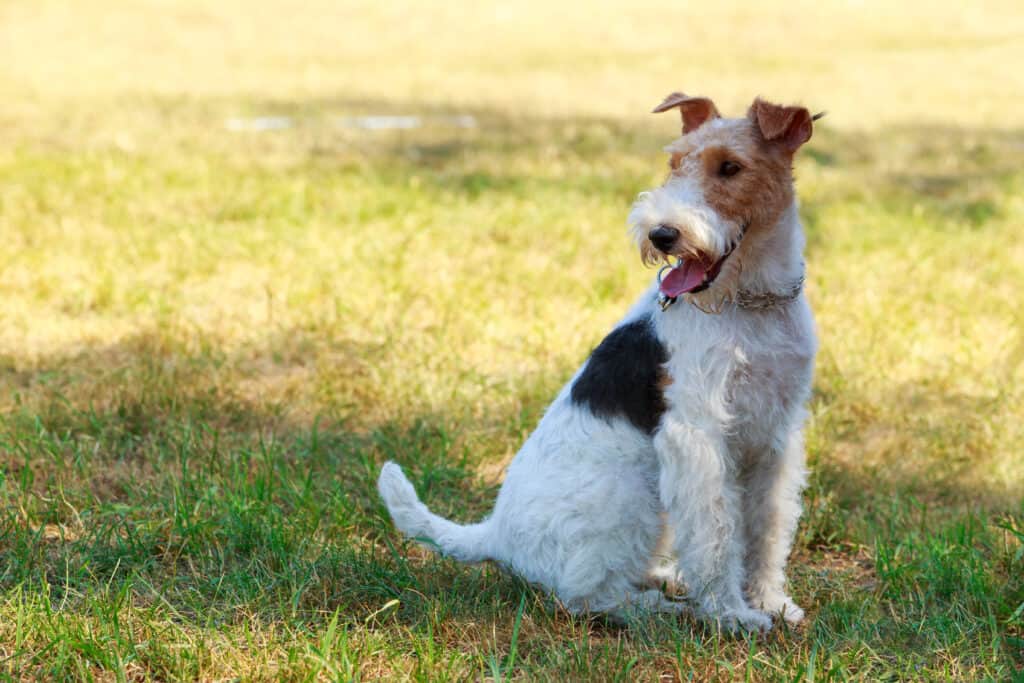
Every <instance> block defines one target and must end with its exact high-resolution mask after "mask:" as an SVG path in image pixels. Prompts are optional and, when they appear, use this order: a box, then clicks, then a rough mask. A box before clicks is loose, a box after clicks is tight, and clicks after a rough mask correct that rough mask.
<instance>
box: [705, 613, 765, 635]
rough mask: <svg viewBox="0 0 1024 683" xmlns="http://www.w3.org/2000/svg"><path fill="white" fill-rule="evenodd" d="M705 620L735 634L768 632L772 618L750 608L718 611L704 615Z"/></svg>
mask: <svg viewBox="0 0 1024 683" xmlns="http://www.w3.org/2000/svg"><path fill="white" fill-rule="evenodd" d="M705 618H706V619H707V620H709V621H712V622H715V623H717V624H718V625H719V627H721V628H722V629H723V630H726V631H731V632H733V633H736V632H738V631H760V632H762V633H763V632H766V631H770V630H771V628H772V618H771V617H770V616H768V615H767V614H766V613H765V612H762V611H761V610H757V609H751V608H750V607H737V608H734V609H726V610H719V611H717V612H715V613H705Z"/></svg>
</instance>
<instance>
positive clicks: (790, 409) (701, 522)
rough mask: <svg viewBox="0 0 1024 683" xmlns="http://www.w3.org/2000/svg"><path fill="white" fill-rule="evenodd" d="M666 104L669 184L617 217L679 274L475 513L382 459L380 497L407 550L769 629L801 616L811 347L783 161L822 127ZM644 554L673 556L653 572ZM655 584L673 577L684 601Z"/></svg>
mask: <svg viewBox="0 0 1024 683" xmlns="http://www.w3.org/2000/svg"><path fill="white" fill-rule="evenodd" d="M675 108H678V109H679V110H680V113H681V114H682V120H683V132H682V136H681V137H679V138H678V139H676V140H675V141H674V142H672V143H671V144H670V145H669V146H668V147H667V148H666V151H667V152H668V154H669V155H670V156H669V166H670V172H669V175H668V177H667V178H666V180H665V182H664V183H663V184H662V185H661V186H660V187H657V188H655V189H653V190H651V191H649V192H643V193H641V194H640V196H639V197H638V199H637V201H636V203H635V204H634V206H633V208H632V211H631V212H630V215H629V222H630V224H631V225H632V231H633V234H634V236H635V238H636V241H637V244H638V245H639V248H640V253H641V256H642V258H643V260H644V262H645V263H648V264H652V263H657V262H660V261H664V262H666V264H668V263H669V259H670V258H671V259H674V264H672V265H665V266H664V267H663V268H662V270H661V271H660V272H659V274H658V278H657V282H655V283H652V285H651V287H650V288H649V289H648V290H647V291H646V292H644V294H643V295H642V296H641V297H640V300H639V301H638V302H637V303H636V304H635V305H634V306H633V308H632V309H631V310H630V311H629V312H628V313H627V314H626V316H625V317H624V318H623V319H622V321H621V322H619V324H618V325H617V326H616V327H615V329H614V330H612V332H611V333H610V334H609V335H608V336H607V337H606V338H605V339H604V340H603V341H602V342H601V343H600V344H599V345H598V346H597V348H595V349H594V351H593V353H592V354H591V356H590V357H589V359H588V360H587V361H586V363H584V365H583V367H582V368H580V369H579V370H578V371H577V372H576V374H575V375H574V376H573V377H572V379H571V380H570V381H569V383H568V384H567V385H566V386H565V387H564V388H563V389H562V391H561V393H559V395H558V397H557V398H556V399H555V401H554V402H553V403H552V404H551V406H550V407H549V408H548V410H547V412H546V413H545V415H544V417H543V419H541V421H540V424H539V425H538V426H537V429H536V430H535V431H534V432H533V434H532V435H530V437H529V438H528V439H527V440H526V443H525V444H524V445H523V447H522V449H521V450H520V451H519V453H518V454H517V455H516V457H515V459H514V460H513V461H512V463H511V464H510V465H509V468H508V471H507V474H506V477H505V481H504V483H503V485H502V487H501V491H500V492H499V494H498V499H497V502H496V504H495V507H494V511H493V513H492V514H491V515H490V517H488V518H487V519H485V520H484V521H482V522H479V523H477V524H466V525H461V524H456V523H453V522H451V521H449V520H446V519H443V518H441V517H439V516H437V515H435V514H433V513H431V512H430V511H429V510H428V509H427V508H426V506H425V505H423V503H421V502H420V500H419V498H418V497H417V495H416V492H415V490H414V489H413V487H412V485H411V484H410V482H409V480H408V479H407V478H406V477H405V475H404V474H403V473H402V470H401V468H400V467H399V466H398V465H396V464H394V463H392V462H389V463H386V464H385V465H384V468H383V470H382V471H381V474H380V479H379V481H378V488H379V490H380V493H381V495H382V496H383V498H384V501H385V503H386V504H387V507H388V510H389V511H390V512H391V516H392V517H393V518H394V521H395V524H396V525H397V527H398V528H399V529H400V530H401V531H402V532H403V533H404V534H406V535H407V536H409V537H412V538H414V539H416V540H419V541H421V542H425V543H427V544H429V546H430V547H433V548H435V549H439V550H440V551H441V552H442V553H444V554H445V555H448V556H451V557H454V558H456V559H458V560H461V561H463V562H479V561H483V560H494V561H497V562H498V563H499V564H500V565H502V566H503V567H505V568H507V569H509V570H511V571H513V572H514V573H516V574H519V575H520V576H522V577H523V578H525V579H526V580H528V581H531V582H534V583H537V584H541V585H543V586H544V587H546V588H547V589H548V590H550V591H551V592H553V593H554V594H555V595H556V596H557V597H558V598H559V599H560V600H561V602H562V603H563V604H564V605H565V606H566V608H567V609H568V610H569V611H571V612H573V613H581V612H606V613H609V614H612V615H615V616H619V617H622V616H625V615H626V614H630V613H634V612H635V611H637V610H640V611H643V610H647V611H659V612H673V613H679V612H689V611H691V609H692V611H693V612H695V613H696V614H697V615H698V616H700V617H702V618H705V619H708V620H710V621H712V622H717V623H718V624H720V625H721V626H723V627H725V628H728V629H739V628H743V629H761V630H764V629H768V628H770V627H771V624H772V619H771V617H772V616H781V617H783V618H784V619H786V620H787V621H788V622H791V623H796V622H799V621H800V620H801V619H802V618H803V616H804V612H803V610H802V609H800V607H798V606H797V605H796V603H795V602H793V600H792V599H791V598H790V597H789V595H788V594H787V593H786V590H785V583H786V578H785V573H784V572H785V565H786V560H787V557H788V555H789V552H790V548H791V546H792V543H793V536H794V534H795V531H796V527H797V521H798V519H799V517H800V512H801V503H800V493H801V490H802V489H803V487H804V483H805V477H806V469H805V458H804V447H803V438H802V425H803V422H804V419H805V416H806V413H805V410H804V403H805V402H806V401H807V399H808V397H809V394H810V388H811V373H812V366H813V363H814V355H815V351H816V347H817V341H816V339H815V333H814V321H813V319H812V316H811V310H810V307H809V306H808V303H807V300H806V298H805V296H804V294H803V291H802V290H803V279H804V261H803V250H804V235H803V229H802V227H801V224H800V219H799V216H798V213H797V203H796V198H795V195H794V191H793V175H792V163H793V155H794V154H795V152H796V151H797V149H798V148H799V147H800V146H801V145H802V144H804V143H805V142H807V140H809V139H810V137H811V131H812V121H813V120H814V119H816V118H817V116H815V117H812V116H811V115H810V114H809V113H808V111H807V109H805V108H803V107H787V106H780V105H776V104H771V103H769V102H766V101H764V100H761V99H756V100H755V101H754V103H753V104H752V105H751V107H750V109H749V111H748V112H747V115H746V116H745V117H744V118H737V119H726V118H721V117H720V115H719V113H718V110H717V109H716V108H715V105H714V103H712V101H711V100H709V99H707V98H704V97H687V96H686V95H683V94H681V93H673V94H672V95H669V96H668V97H667V98H666V99H665V101H664V102H662V103H661V104H660V105H658V106H657V107H656V108H655V109H654V111H655V112H664V111H668V110H670V109H675ZM666 539H668V540H666ZM659 541H661V544H660V545H661V546H666V545H667V546H668V547H670V548H671V550H672V551H674V556H675V557H676V558H678V559H677V564H676V563H675V562H673V563H672V564H671V565H670V567H671V570H670V571H669V572H668V573H667V574H666V572H665V566H664V565H663V564H662V566H661V567H658V555H659V553H658V549H659V547H660V546H659ZM659 572H660V574H659ZM652 576H654V577H657V576H662V577H665V576H670V577H671V578H673V579H675V578H678V580H679V581H680V582H681V583H682V584H684V585H685V589H686V591H687V596H686V597H687V599H686V601H683V602H680V601H676V600H672V599H669V598H668V597H666V596H665V595H664V594H663V592H662V591H661V590H656V589H655V588H653V587H652V586H653V585H657V584H656V579H652ZM652 581H655V582H654V583H652Z"/></svg>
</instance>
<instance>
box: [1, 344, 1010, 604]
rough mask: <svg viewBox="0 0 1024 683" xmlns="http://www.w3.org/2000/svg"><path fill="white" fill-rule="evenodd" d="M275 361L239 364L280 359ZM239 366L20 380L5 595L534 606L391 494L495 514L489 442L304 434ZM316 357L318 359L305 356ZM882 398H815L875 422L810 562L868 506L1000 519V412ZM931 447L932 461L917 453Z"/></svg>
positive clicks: (809, 536)
mask: <svg viewBox="0 0 1024 683" xmlns="http://www.w3.org/2000/svg"><path fill="white" fill-rule="evenodd" d="M297 336H298V335H297V333H296V332H285V333H283V334H282V337H281V338H282V339H296V338H297ZM299 346H300V347H301V344H300V345H299ZM275 347H276V342H275V343H270V344H269V345H268V348H266V349H260V348H245V349H242V350H239V351H238V352H237V354H238V358H247V359H251V358H253V357H254V356H255V357H261V356H262V357H267V358H272V357H273V356H274V354H275V352H274V348H275ZM238 358H229V357H224V356H221V355H218V354H216V353H210V352H205V353H198V354H194V355H188V354H185V353H183V352H182V350H181V349H176V348H173V347H168V346H167V345H166V344H162V345H161V344H158V343H156V342H155V341H154V340H153V339H152V338H146V337H140V338H138V339H134V340H129V341H127V342H125V343H123V344H119V345H116V346H113V347H108V348H101V349H92V350H88V351H85V352H82V353H80V354H76V355H74V356H72V357H69V358H53V359H50V360H49V361H44V362H42V363H40V364H39V366H38V368H37V369H35V370H33V371H17V372H13V371H11V370H8V371H7V373H6V374H7V376H6V377H5V380H6V382H7V383H8V384H9V385H11V386H15V387H17V390H18V391H21V392H23V393H24V396H25V397H24V398H23V399H22V405H21V406H20V407H19V408H16V409H15V410H13V411H11V412H9V413H7V414H6V415H5V416H3V418H2V422H0V428H2V431H0V454H2V462H3V472H4V479H3V484H2V487H0V491H2V496H3V498H4V500H5V504H4V509H5V510H6V514H5V515H4V518H3V520H2V522H0V553H2V556H3V559H2V560H0V565H2V566H3V567H5V570H4V572H3V574H2V575H0V584H2V585H6V586H8V587H11V586H14V585H46V586H49V588H48V591H49V594H50V598H51V600H53V601H54V604H57V603H62V602H67V601H70V604H72V605H73V604H75V601H76V600H81V599H82V597H83V596H87V595H90V594H92V593H93V592H94V591H96V590H99V589H101V588H102V587H104V586H106V587H108V588H109V586H110V585H111V584H112V582H113V583H115V584H116V583H117V582H125V583H127V584H128V585H131V586H133V590H136V591H138V592H139V594H140V595H141V596H143V598H144V599H147V600H150V599H153V600H155V599H157V596H162V599H163V600H168V601H169V602H170V604H172V605H173V606H174V610H175V614H176V617H177V618H180V619H187V620H202V619H204V618H212V617H211V615H213V614H217V613H219V614H220V615H221V616H220V617H217V618H229V616H228V615H230V614H231V613H232V611H234V610H237V609H240V608H241V609H245V610H247V611H251V612H253V613H256V614H266V615H268V618H275V617H282V616H286V617H290V618H297V619H299V620H302V619H305V618H310V619H314V620H317V621H318V620H320V619H322V617H323V614H324V613H330V612H333V611H334V610H339V609H340V610H342V611H343V612H345V613H346V614H348V615H350V617H351V618H353V619H356V620H359V619H368V618H370V617H371V615H373V614H374V613H375V612H376V611H377V610H379V609H381V607H382V606H383V605H386V604H387V603H388V602H389V601H390V600H393V599H399V600H400V601H401V609H400V610H398V613H397V614H396V615H395V617H396V618H399V619H400V620H402V621H405V622H408V623H421V622H422V620H423V619H426V618H427V616H428V615H434V616H436V615H437V611H438V610H440V611H442V612H444V613H445V614H447V615H450V616H453V617H457V616H459V615H464V614H469V613H474V614H478V613H479V612H480V610H484V611H486V612H488V613H492V614H495V615H498V614H501V613H502V610H503V609H505V608H507V606H508V605H509V604H514V603H516V602H517V601H518V596H519V595H520V594H521V593H522V591H524V590H526V587H525V586H524V585H523V584H522V583H521V582H519V581H518V580H515V579H513V578H510V577H507V576H504V575H502V574H501V573H500V572H498V571H497V570H495V569H494V568H490V567H478V568H465V567H462V566H459V565H456V564H454V563H451V562H447V561H444V560H439V559H437V558H435V557H433V556H432V555H430V554H429V553H427V552H425V551H423V550H421V549H419V548H418V547H417V546H416V545H415V544H411V543H406V542H404V541H401V540H399V539H398V537H397V536H396V534H395V533H394V532H393V530H392V529H391V524H390V521H389V520H388V518H387V515H386V511H385V510H384V508H383V506H382V505H381V503H380V502H379V500H378V497H377V494H376V490H375V486H374V482H375V479H376V475H377V473H378V471H379V467H380V464H381V463H382V462H383V461H385V460H389V459H392V460H396V461H398V462H399V463H401V464H402V465H403V466H405V467H406V469H407V472H408V474H409V475H410V477H411V479H412V480H413V481H414V482H415V485H416V487H417V489H418V491H419V492H420V494H421V495H422V496H423V498H424V501H425V502H426V503H427V504H428V505H429V506H431V507H432V508H433V509H434V510H436V511H437V512H438V513H439V514H442V515H445V516H450V517H453V518H455V519H458V520H462V521H470V520H475V519H479V518H480V517H482V516H483V515H484V514H486V512H487V511H489V509H490V507H491V505H492V503H493V500H494V497H495V494H496V488H495V487H493V486H486V485H482V484H481V482H480V481H479V480H478V479H477V478H476V477H475V476H474V473H475V467H476V465H477V464H478V458H471V457H470V456H469V454H468V453H467V452H466V451H465V450H464V449H463V450H460V449H459V446H458V444H459V437H460V434H459V432H460V431H461V430H465V429H469V428H470V427H468V426H466V425H460V424H457V423H455V422H454V421H453V420H452V419H451V418H450V417H447V416H444V415H433V416H429V415H424V416H419V417H414V418H412V419H409V420H400V421H387V422H383V423H379V424H375V425H372V426H370V427H368V428H361V429H354V428H350V427H349V426H347V424H346V422H345V420H344V418H336V419H329V418H327V417H325V416H320V417H317V418H314V419H313V420H312V421H309V420H302V419H298V420H296V419H294V418H293V417H292V416H290V415H289V413H288V411H287V409H286V407H285V406H283V405H277V404H273V403H264V402H260V401H259V400H258V397H257V398H255V399H254V398H252V397H249V398H246V397H244V396H242V395H240V394H238V393H236V392H234V391H233V390H232V388H231V387H230V386H228V387H225V386H224V385H223V383H219V382H217V381H216V380H215V378H214V376H213V375H214V374H215V373H214V372H213V371H214V369H215V368H218V367H219V368H224V367H225V366H231V365H232V364H237V363H238V362H239V361H238ZM307 361H308V362H312V359H311V358H304V357H303V356H302V354H301V353H299V354H298V355H296V356H294V357H292V358H291V359H289V362H291V363H296V364H299V365H302V364H303V363H305V362H307ZM258 365H259V364H258ZM260 367H264V366H260ZM98 368H102V370H98ZM56 377H73V378H75V380H74V381H75V382H76V383H77V386H76V387H70V386H69V387H67V388H69V389H70V388H74V389H75V391H76V392H77V394H78V396H79V398H77V399H74V398H69V397H68V395H66V394H63V393H61V392H60V389H61V388H62V387H61V386H60V385H59V384H56V385H55V384H54V383H55V382H56V381H57V380H56V379H54V378H56ZM876 399H877V397H850V396H848V395H843V396H841V397H839V396H836V395H834V394H829V393H828V392H824V391H819V393H818V395H817V397H816V399H815V400H816V401H817V402H819V403H822V404H824V406H825V407H828V405H829V403H830V402H835V401H838V400H842V401H843V402H844V403H845V404H847V405H848V406H849V405H853V406H854V407H857V408H859V409H861V410H873V411H874V412H871V413H870V414H869V415H867V416H865V415H861V417H860V420H859V421H858V423H857V424H852V423H851V424H849V425H845V426H844V425H843V424H834V425H830V427H831V428H832V429H833V430H834V433H833V434H832V435H829V436H828V437H827V438H826V440H825V442H824V443H823V444H822V446H821V448H822V449H823V450H822V452H821V453H819V454H818V458H817V466H816V469H817V473H816V476H815V479H814V482H813V484H812V488H811V491H810V492H809V502H808V515H807V517H806V518H805V521H804V530H803V531H802V538H803V539H804V543H805V544H806V545H807V547H819V546H820V547H834V548H842V547H844V544H848V543H849V542H850V541H851V539H850V536H851V534H855V532H854V530H853V529H851V528H850V526H849V520H848V515H849V510H851V509H871V510H874V511H875V515H876V517H875V522H874V524H878V523H881V522H880V521H879V520H881V519H884V518H885V517H886V515H887V514H889V513H890V512H891V510H889V509H888V507H887V506H890V507H891V503H892V500H893V498H892V496H894V495H896V496H902V497H904V498H909V499H912V500H913V499H915V498H919V499H921V500H928V499H934V497H935V492H936V490H937V489H938V490H944V491H946V494H947V495H948V496H950V497H951V498H952V501H953V503H954V504H955V505H957V507H958V509H959V505H966V506H967V507H968V508H973V509H982V510H984V509H993V508H992V506H990V505H986V502H985V501H986V497H987V496H988V492H986V491H985V490H984V489H983V488H969V487H966V486H965V485H964V481H963V479H964V478H963V477H960V476H958V474H957V471H956V470H955V469H953V468H952V460H951V456H950V454H955V457H956V458H959V460H957V461H956V462H958V463H959V464H960V465H961V466H963V467H965V468H966V467H969V465H970V462H971V460H970V457H971V454H972V453H973V452H974V450H973V449H980V450H984V448H985V441H984V439H985V438H991V434H989V433H988V431H987V427H986V424H985V422H984V419H983V416H984V415H985V414H986V410H985V407H986V404H985V402H984V401H985V400H983V399H975V398H970V397H966V396H961V397H957V399H958V400H957V401H953V400H951V397H948V396H942V395H940V394H939V393H937V390H935V389H934V388H930V387H923V386H904V387H897V388H895V389H894V398H893V400H898V401H903V402H906V401H910V402H911V403H914V402H919V403H922V406H921V407H922V410H921V411H920V412H919V413H918V415H920V416H921V418H920V420H918V419H916V418H910V420H911V421H910V423H908V424H904V423H903V422H897V421H894V418H893V416H892V415H890V414H889V413H887V412H885V411H884V410H881V409H876V408H873V407H874V406H879V405H880V406H884V405H887V403H886V402H885V401H882V402H880V403H878V402H876ZM965 415H967V416H974V419H973V421H972V420H966V421H965V419H964V416H965ZM507 418H508V421H513V420H514V419H515V418H516V416H507ZM863 425H867V427H866V428H867V429H868V430H873V431H875V432H879V433H885V434H887V435H889V436H890V437H891V438H892V441H891V442H887V445H886V447H885V448H884V449H878V451H877V453H875V457H877V458H878V462H879V465H878V466H877V467H876V468H870V467H868V468H865V467H859V466H857V464H856V463H852V462H849V461H848V460H846V461H844V460H843V459H842V458H836V457H833V453H832V451H834V450H836V449H838V448H841V447H843V445H844V444H847V445H848V444H851V443H859V444H860V446H859V447H860V448H861V449H863V448H864V447H865V444H864V443H862V442H863V441H864V439H865V435H864V434H862V433H860V432H859V431H858V430H860V429H863V428H864V427H863ZM844 428H845V429H847V430H848V431H844ZM986 435H987V436H986ZM867 441H868V443H867V445H866V446H867V448H869V449H870V448H872V447H873V444H872V441H871V438H870V437H867ZM937 447H938V448H939V449H940V450H939V451H936V450H934V449H935V448H937ZM915 449H916V451H917V455H918V457H916V458H911V457H908V453H912V452H914V450H915ZM856 452H857V451H856V450H854V453H856ZM485 459H486V456H485ZM992 499H993V500H1003V498H1001V497H998V496H992ZM996 509H998V508H996ZM993 511H994V509H993ZM900 524H901V525H906V526H907V527H912V526H913V525H916V524H919V522H918V520H916V519H904V520H903V521H901V522H900ZM867 540H868V539H867V538H864V537H861V538H860V539H859V540H857V541H855V542H856V543H865V542H867ZM115 579H116V581H115ZM303 615H304V616H303ZM360 615H361V616H360ZM431 618H433V617H431Z"/></svg>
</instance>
